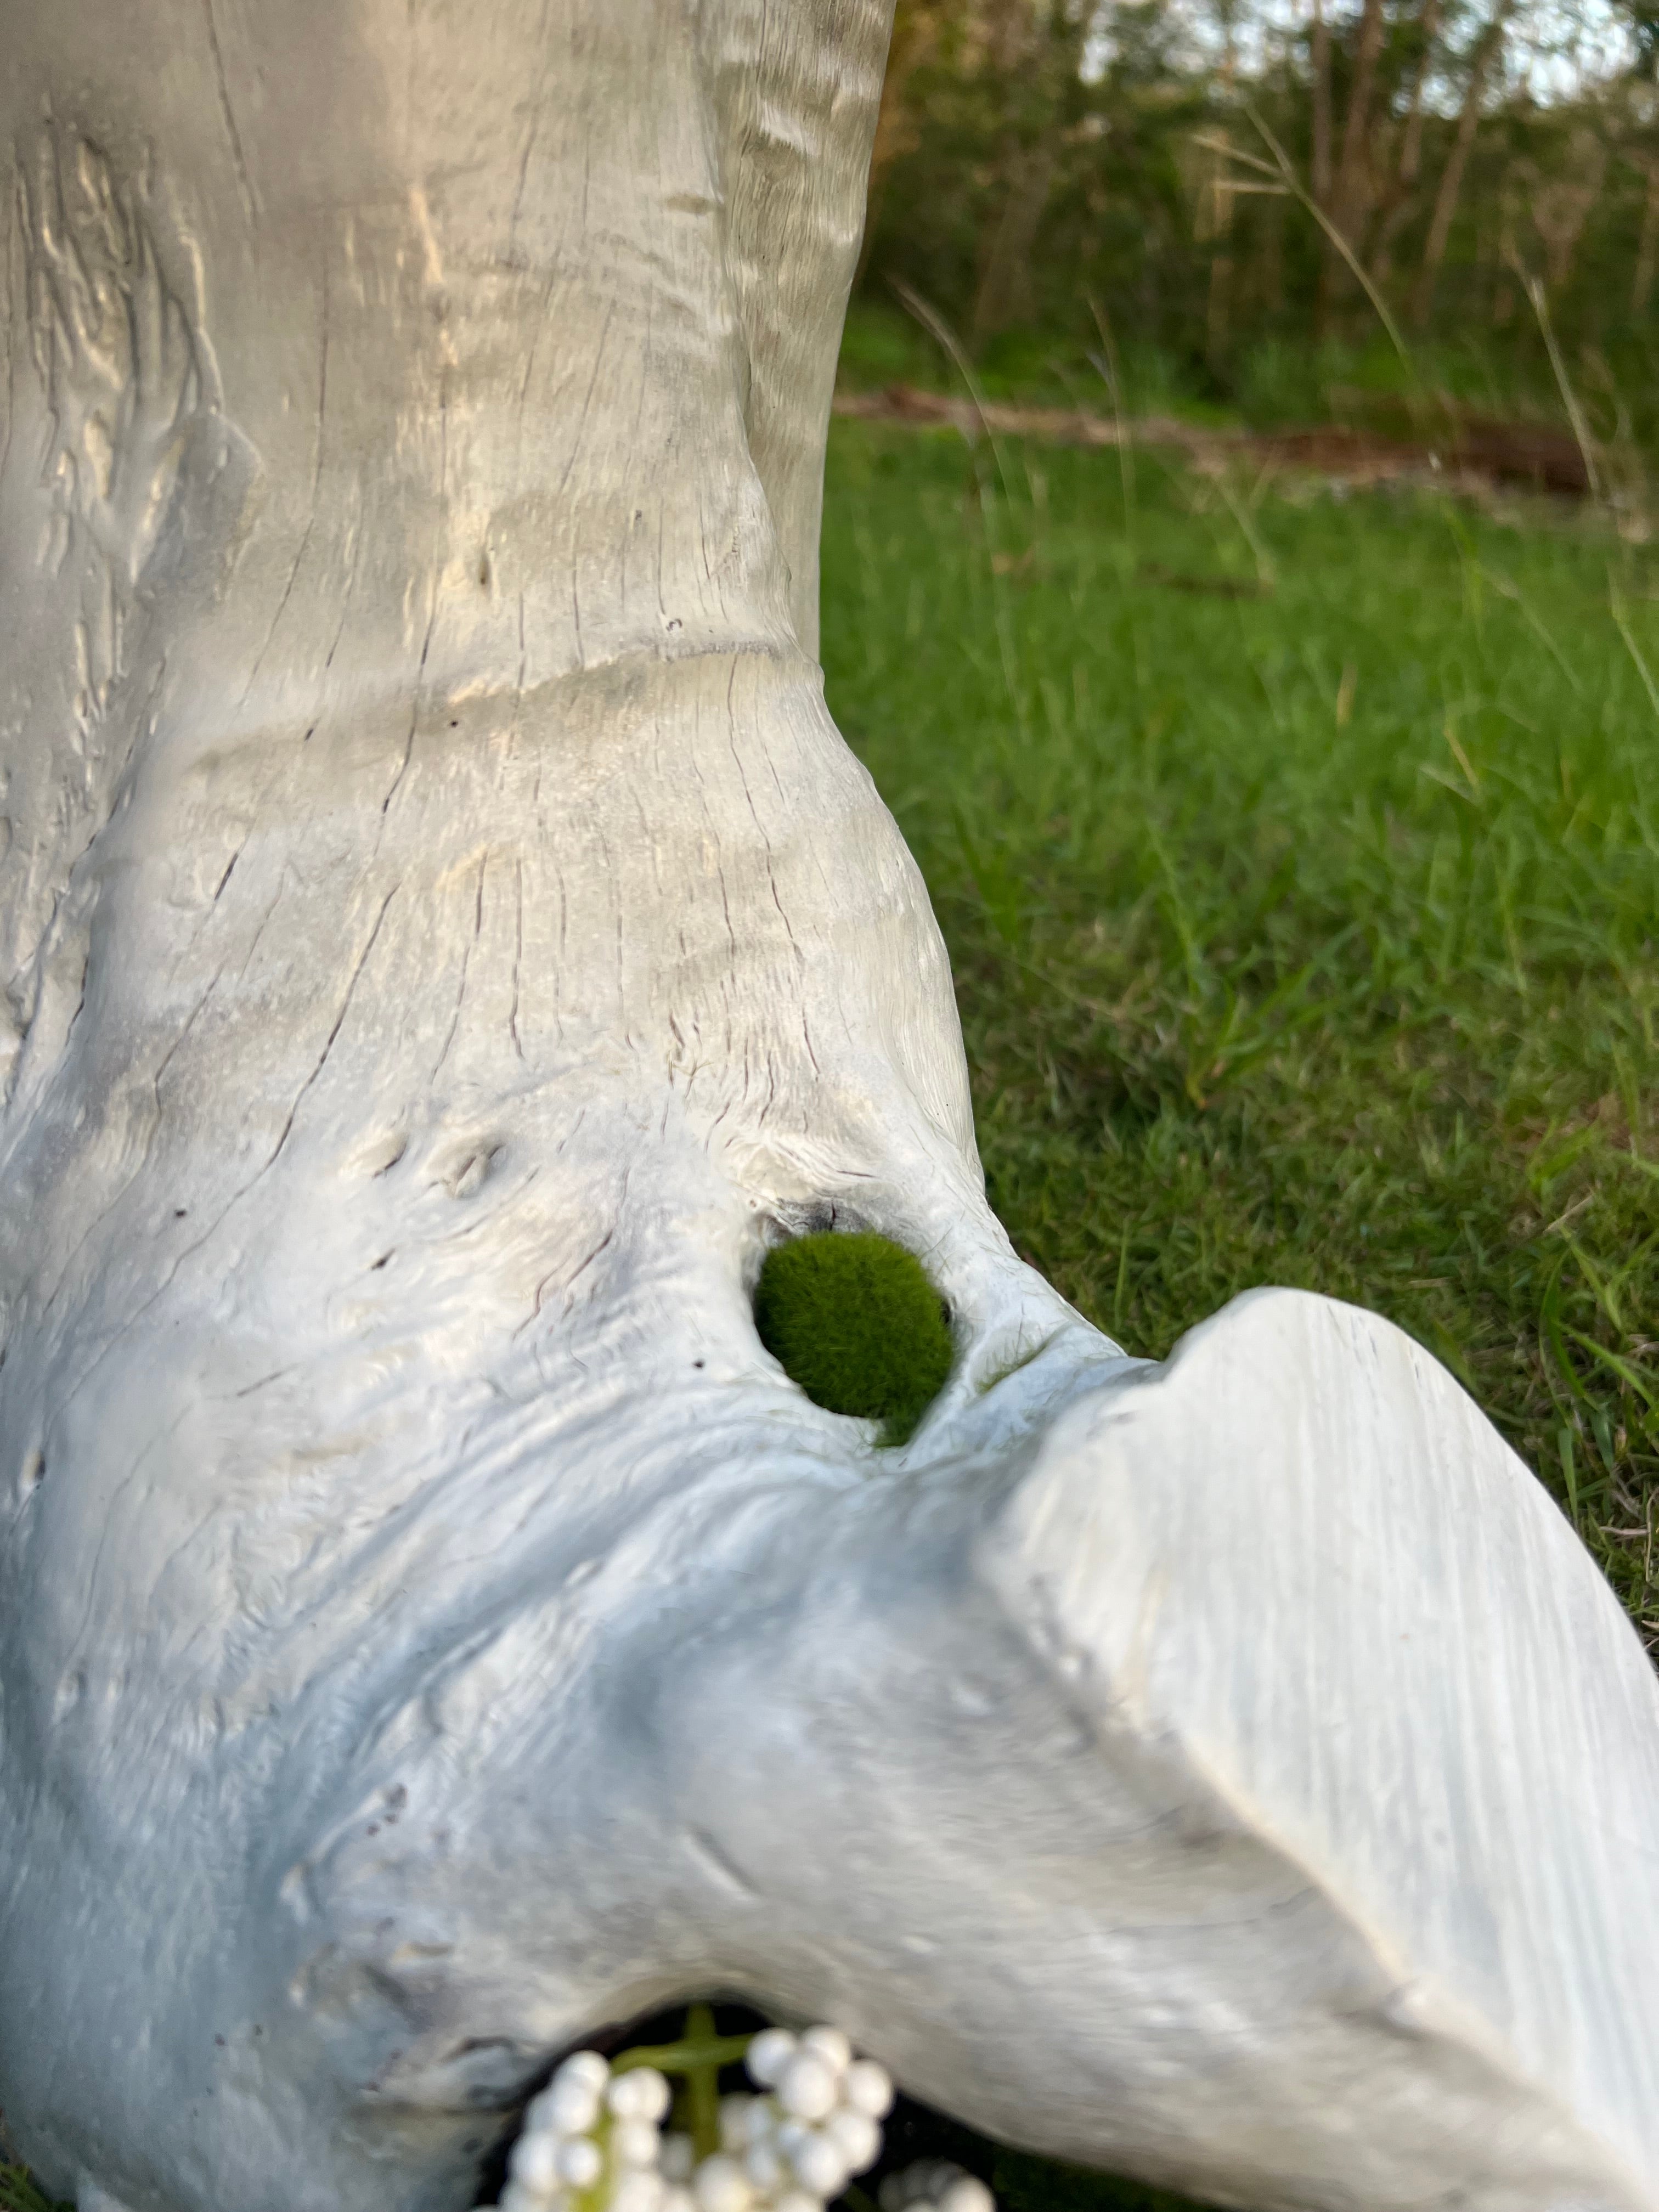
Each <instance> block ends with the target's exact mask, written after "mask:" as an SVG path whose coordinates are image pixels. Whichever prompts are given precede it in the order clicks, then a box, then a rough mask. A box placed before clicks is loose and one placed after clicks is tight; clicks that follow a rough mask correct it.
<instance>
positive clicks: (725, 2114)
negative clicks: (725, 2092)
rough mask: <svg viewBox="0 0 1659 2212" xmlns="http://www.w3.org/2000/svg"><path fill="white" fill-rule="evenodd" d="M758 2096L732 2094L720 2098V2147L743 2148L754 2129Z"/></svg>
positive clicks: (724, 2148) (725, 2148)
mask: <svg viewBox="0 0 1659 2212" xmlns="http://www.w3.org/2000/svg"><path fill="white" fill-rule="evenodd" d="M760 2101H761V2100H760V2099H759V2098H758V2097H741V2096H731V2097H722V2098H721V2099H720V2148H721V2149H722V2150H741V2149H742V2148H744V2145H745V2144H746V2143H747V2142H748V2141H749V2138H750V2135H751V2134H752V2133H753V2131H754V2116H755V2107H756V2106H757V2105H758V2104H759V2103H760Z"/></svg>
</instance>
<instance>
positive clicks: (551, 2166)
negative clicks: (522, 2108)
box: [507, 2135, 559, 2197]
mask: <svg viewBox="0 0 1659 2212" xmlns="http://www.w3.org/2000/svg"><path fill="white" fill-rule="evenodd" d="M507 2172H509V2173H510V2174H511V2175H512V2177H513V2179H514V2181H519V2182H522V2183H523V2185H524V2186H525V2187H526V2189H530V2190H533V2191H535V2192H536V2194H537V2195H538V2197H544V2196H546V2194H547V2193H548V2191H550V2190H552V2189H556V2188H557V2187H558V2185H559V2145H558V2141H557V2138H556V2136H542V2135H534V2136H520V2137H519V2140H518V2141H517V2142H515V2143H514V2144H513V2148H512V2149H511V2150H510V2151H509V2152H508V2153H507Z"/></svg>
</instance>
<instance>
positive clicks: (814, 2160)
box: [789, 2136, 847, 2204]
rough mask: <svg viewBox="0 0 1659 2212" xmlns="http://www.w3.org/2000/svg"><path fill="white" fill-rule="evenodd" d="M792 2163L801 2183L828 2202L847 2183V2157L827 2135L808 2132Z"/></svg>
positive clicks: (836, 2195) (803, 2186) (796, 2176)
mask: <svg viewBox="0 0 1659 2212" xmlns="http://www.w3.org/2000/svg"><path fill="white" fill-rule="evenodd" d="M789 2163H790V2165H791V2166H793V2167H794V2169H795V2179H796V2180H797V2181H799V2184H800V2185H801V2187H802V2188H803V2189H810V2190H811V2192H812V2194H813V2196H814V2197H823V2201H824V2203H826V2204H827V2203H829V2199H830V2198H831V2197H839V2196H840V2195H841V2192H842V2190H843V2189H845V2188H846V2186H847V2160H845V2159H844V2158H843V2157H842V2154H841V2153H840V2152H839V2151H838V2150H837V2149H836V2146H835V2145H834V2143H832V2142H830V2141H829V2137H828V2136H808V2137H807V2139H806V2141H805V2142H804V2143H802V2144H801V2146H800V2148H799V2149H798V2150H797V2151H796V2153H795V2154H794V2156H793V2158H792V2159H791V2160H790V2161H789Z"/></svg>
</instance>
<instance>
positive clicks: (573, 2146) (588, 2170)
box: [558, 2136, 605, 2189]
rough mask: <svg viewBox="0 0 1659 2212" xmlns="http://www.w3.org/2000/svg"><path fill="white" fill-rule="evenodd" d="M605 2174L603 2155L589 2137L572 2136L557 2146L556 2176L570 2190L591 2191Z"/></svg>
mask: <svg viewBox="0 0 1659 2212" xmlns="http://www.w3.org/2000/svg"><path fill="white" fill-rule="evenodd" d="M603 2172H605V2153H604V2152H603V2151H602V2150H601V2149H600V2148H599V2145H598V2143H596V2142H594V2141H593V2138H592V2136H570V2137H569V2138H568V2140H567V2141H565V2142H562V2143H561V2144H560V2145H559V2150H558V2174H559V2179H560V2180H561V2181H562V2182H563V2183H565V2184H566V2185H567V2186H568V2187H569V2188H571V2189H591V2188H592V2186H593V2184H594V2183H595V2182H596V2181H597V2180H598V2179H599V2176H600V2175H601V2174H602V2173H603Z"/></svg>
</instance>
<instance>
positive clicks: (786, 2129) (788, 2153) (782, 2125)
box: [772, 2120, 812, 2158]
mask: <svg viewBox="0 0 1659 2212" xmlns="http://www.w3.org/2000/svg"><path fill="white" fill-rule="evenodd" d="M811 2137H812V2130H811V2128H809V2127H808V2126H807V2124H806V2123H805V2120H781V2121H780V2122H779V2124H778V2126H777V2128H776V2130H775V2132H774V2134H773V2137H772V2140H773V2142H775V2143H776V2145H777V2147H778V2148H779V2149H780V2150H781V2152H782V2153H783V2154H784V2156H785V2157H786V2158H793V2156H794V2155H795V2153H796V2152H797V2151H798V2150H799V2148H800V2147H801V2145H802V2144H803V2143H804V2142H811Z"/></svg>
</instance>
